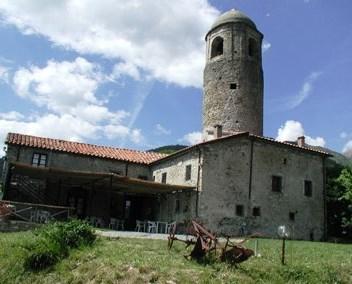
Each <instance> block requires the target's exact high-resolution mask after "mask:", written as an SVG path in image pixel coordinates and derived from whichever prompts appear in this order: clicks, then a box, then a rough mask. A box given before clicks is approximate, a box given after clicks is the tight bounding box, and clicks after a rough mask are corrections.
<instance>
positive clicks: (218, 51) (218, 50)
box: [210, 36, 224, 58]
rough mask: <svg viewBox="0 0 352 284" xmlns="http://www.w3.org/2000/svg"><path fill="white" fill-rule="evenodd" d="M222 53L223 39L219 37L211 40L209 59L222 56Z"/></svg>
mask: <svg viewBox="0 0 352 284" xmlns="http://www.w3.org/2000/svg"><path fill="white" fill-rule="evenodd" d="M223 53H224V39H223V38H222V37H220V36H218V37H216V38H214V39H213V41H212V43H211V53H210V58H213V57H216V56H219V55H222V54H223Z"/></svg>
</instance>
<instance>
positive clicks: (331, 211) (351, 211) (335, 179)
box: [327, 165, 352, 237]
mask: <svg viewBox="0 0 352 284" xmlns="http://www.w3.org/2000/svg"><path fill="white" fill-rule="evenodd" d="M327 176H328V179H327V201H328V204H327V209H328V233H329V235H330V236H339V237H352V170H351V169H350V168H348V167H341V166H339V165H334V166H333V167H331V168H329V169H328V174H327Z"/></svg>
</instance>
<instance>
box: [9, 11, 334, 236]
mask: <svg viewBox="0 0 352 284" xmlns="http://www.w3.org/2000/svg"><path fill="white" fill-rule="evenodd" d="M262 38H263V35H262V34H261V33H260V32H259V31H258V30H257V28H256V26H255V24H254V22H253V21H252V20H250V19H249V18H248V17H247V16H245V15H244V14H243V13H241V12H239V11H235V10H231V11H229V12H226V13H225V14H223V15H221V16H220V17H219V18H218V20H217V21H216V22H215V23H214V25H213V26H212V27H211V29H210V31H209V32H208V33H207V35H206V38H205V39H206V44H207V48H206V67H205V70H204V101H203V135H204V141H203V142H202V143H199V144H196V145H193V146H191V147H188V148H185V149H182V150H180V151H177V152H176V153H174V154H171V155H162V154H157V153H152V152H141V151H134V150H127V149H119V148H112V147H103V146H97V145H90V144H84V143H76V142H68V141H63V140H57V139H50V138H41V137H34V136H28V135H22V134H14V133H10V134H9V135H8V137H7V140H6V144H7V158H6V167H5V176H6V189H5V199H10V200H19V201H26V202H42V203H46V204H52V205H70V206H73V207H75V208H76V213H77V215H78V217H81V218H84V217H86V216H101V217H103V218H105V219H109V218H110V217H115V218H122V219H125V220H126V224H127V226H126V228H127V229H133V228H134V226H135V223H136V220H143V219H148V220H161V221H167V222H170V221H177V222H182V221H184V220H189V219H192V218H198V219H200V220H201V221H202V222H203V223H204V224H205V225H206V226H207V227H209V228H210V229H211V230H214V231H216V232H218V233H223V234H229V235H238V234H243V233H245V234H250V233H254V232H257V233H260V234H262V235H263V236H271V237H275V236H276V231H277V227H278V226H279V225H289V226H290V227H291V229H292V231H293V237H294V238H296V239H323V238H324V237H325V231H326V216H325V214H326V208H325V160H326V158H327V157H328V154H326V153H324V152H321V151H317V150H314V149H311V148H310V147H309V146H308V145H306V144H305V143H304V137H299V138H298V140H297V142H296V143H288V142H278V141H275V140H274V139H271V138H267V137H263V136H262V135H263V72H262V63H261V42H262Z"/></svg>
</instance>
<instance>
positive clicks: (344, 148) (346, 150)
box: [342, 140, 352, 158]
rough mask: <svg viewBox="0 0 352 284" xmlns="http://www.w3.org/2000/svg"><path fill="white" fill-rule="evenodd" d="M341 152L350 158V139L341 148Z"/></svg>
mask: <svg viewBox="0 0 352 284" xmlns="http://www.w3.org/2000/svg"><path fill="white" fill-rule="evenodd" d="M342 153H343V154H344V155H345V156H347V157H349V158H352V140H350V141H348V142H347V143H346V144H345V146H344V147H343V149H342Z"/></svg>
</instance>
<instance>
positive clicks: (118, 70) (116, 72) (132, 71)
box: [112, 62, 141, 81]
mask: <svg viewBox="0 0 352 284" xmlns="http://www.w3.org/2000/svg"><path fill="white" fill-rule="evenodd" d="M121 75H127V76H130V77H132V78H133V79H134V80H136V81H139V80H140V79H141V74H140V72H139V70H138V67H137V66H136V65H134V64H131V63H126V62H120V63H118V64H115V65H114V68H113V71H112V78H113V79H119V78H120V77H121Z"/></svg>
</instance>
